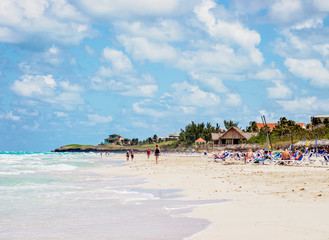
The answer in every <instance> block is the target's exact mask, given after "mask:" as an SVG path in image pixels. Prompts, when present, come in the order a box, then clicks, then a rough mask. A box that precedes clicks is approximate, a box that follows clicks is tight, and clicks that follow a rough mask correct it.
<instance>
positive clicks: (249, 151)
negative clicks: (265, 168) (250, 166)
mask: <svg viewBox="0 0 329 240" xmlns="http://www.w3.org/2000/svg"><path fill="white" fill-rule="evenodd" d="M251 158H252V151H251V149H249V150H248V152H247V153H246V155H245V156H244V163H247V162H249V161H250V160H251Z"/></svg>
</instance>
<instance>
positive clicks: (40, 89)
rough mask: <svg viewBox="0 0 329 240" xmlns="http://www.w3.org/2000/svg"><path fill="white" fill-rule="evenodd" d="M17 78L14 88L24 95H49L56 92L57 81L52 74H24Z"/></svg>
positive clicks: (16, 91) (17, 92)
mask: <svg viewBox="0 0 329 240" xmlns="http://www.w3.org/2000/svg"><path fill="white" fill-rule="evenodd" d="M20 79H21V80H16V81H15V82H14V84H13V86H12V88H11V89H12V90H13V91H14V92H15V93H16V94H17V95H20V96H23V97H48V96H53V95H54V94H55V88H56V85H57V84H56V81H55V80H54V79H53V76H52V75H37V76H32V75H23V76H22V77H20Z"/></svg>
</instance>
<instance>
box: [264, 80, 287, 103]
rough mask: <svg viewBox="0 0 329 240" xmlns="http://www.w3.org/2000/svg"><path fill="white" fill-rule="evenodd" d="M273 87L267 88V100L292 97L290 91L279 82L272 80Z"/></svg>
mask: <svg viewBox="0 0 329 240" xmlns="http://www.w3.org/2000/svg"><path fill="white" fill-rule="evenodd" d="M273 83H274V85H275V86H274V87H268V88H267V94H268V98H271V99H273V98H274V99H284V98H289V97H291V95H292V91H291V90H290V89H289V88H288V87H287V86H286V85H284V83H283V82H282V81H280V80H274V81H273Z"/></svg>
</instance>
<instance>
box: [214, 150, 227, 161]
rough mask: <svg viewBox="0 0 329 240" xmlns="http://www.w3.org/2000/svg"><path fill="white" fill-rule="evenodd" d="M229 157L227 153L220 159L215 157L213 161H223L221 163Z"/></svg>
mask: <svg viewBox="0 0 329 240" xmlns="http://www.w3.org/2000/svg"><path fill="white" fill-rule="evenodd" d="M229 156H230V153H229V152H225V154H224V156H222V157H217V158H216V157H215V158H214V161H215V162H217V160H223V161H225V159H226V158H228V157H229Z"/></svg>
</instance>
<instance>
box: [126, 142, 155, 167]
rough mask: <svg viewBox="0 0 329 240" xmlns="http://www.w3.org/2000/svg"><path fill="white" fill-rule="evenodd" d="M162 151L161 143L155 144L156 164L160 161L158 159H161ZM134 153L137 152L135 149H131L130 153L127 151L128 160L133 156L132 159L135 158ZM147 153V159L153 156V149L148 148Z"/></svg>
mask: <svg viewBox="0 0 329 240" xmlns="http://www.w3.org/2000/svg"><path fill="white" fill-rule="evenodd" d="M160 153H161V151H160V148H159V145H156V146H155V149H154V156H155V162H156V164H158V163H159V162H158V159H159V156H160ZM134 154H135V153H134V151H133V150H131V151H130V153H129V151H127V152H126V157H127V161H129V158H131V161H133V160H134ZM146 155H147V159H150V156H151V149H148V150H147V151H146Z"/></svg>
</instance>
